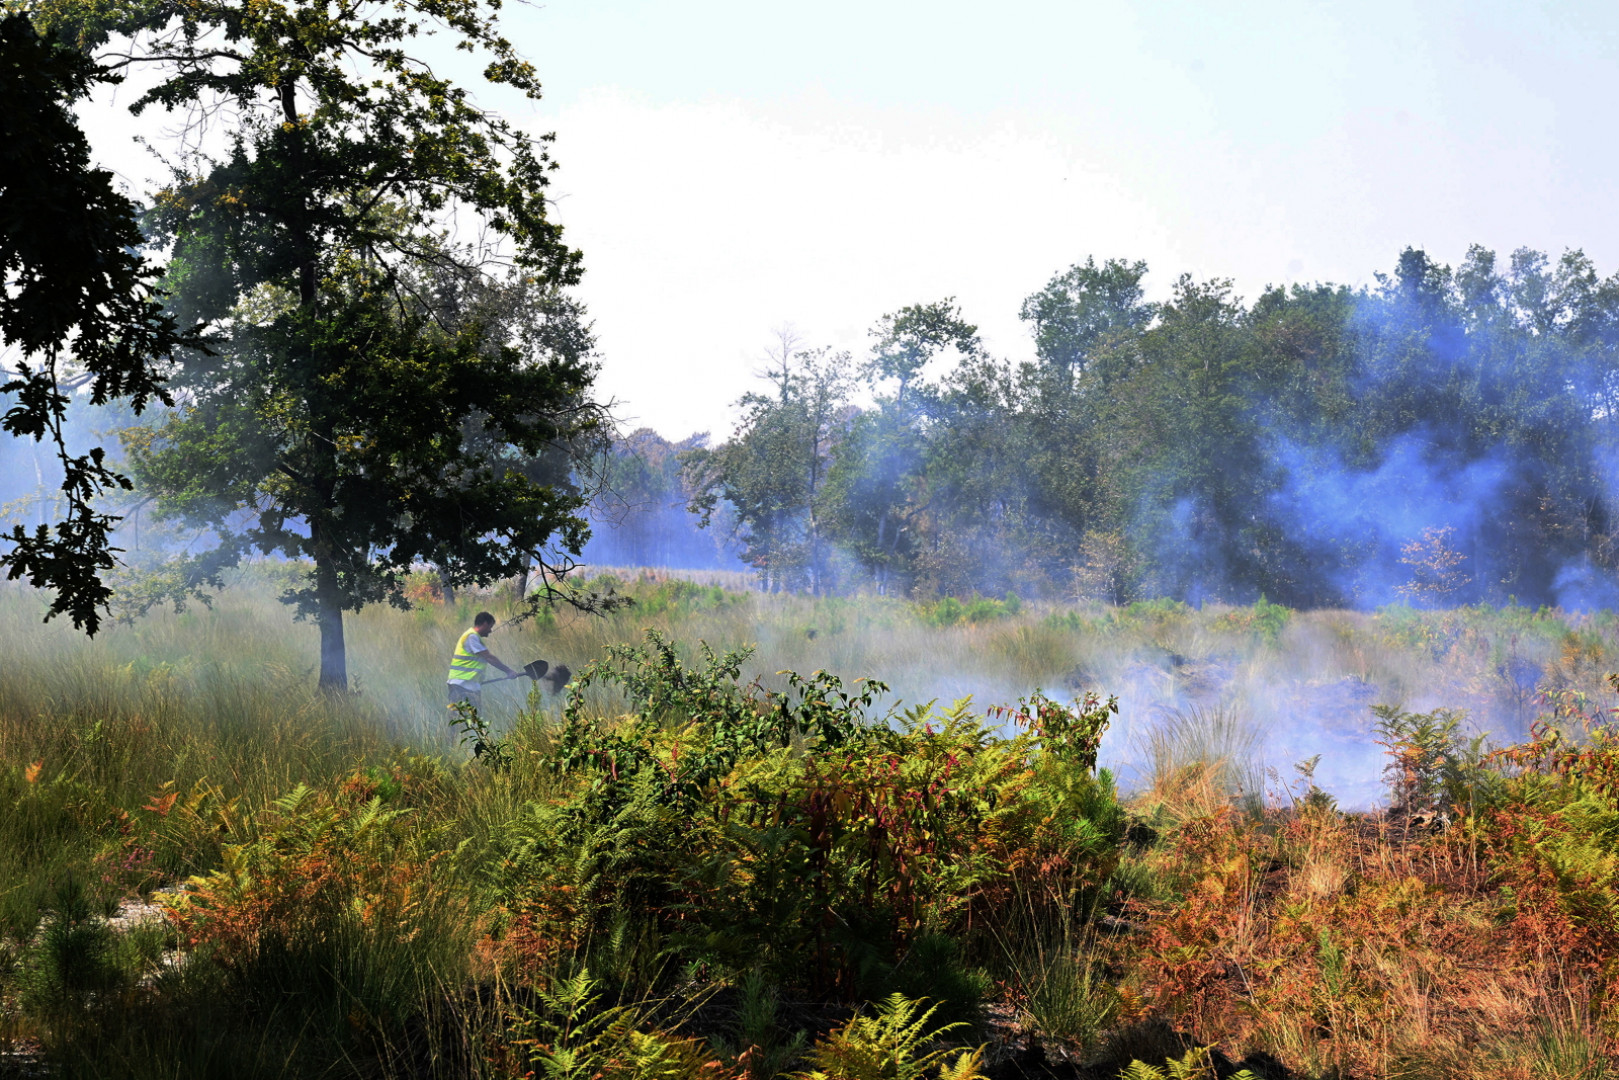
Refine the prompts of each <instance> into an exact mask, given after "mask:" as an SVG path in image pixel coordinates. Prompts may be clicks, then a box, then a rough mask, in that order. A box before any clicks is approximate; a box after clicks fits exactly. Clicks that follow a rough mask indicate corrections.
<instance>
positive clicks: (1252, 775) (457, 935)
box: [0, 567, 1619, 1080]
mask: <svg viewBox="0 0 1619 1080" xmlns="http://www.w3.org/2000/svg"><path fill="white" fill-rule="evenodd" d="M291 572H293V568H290V567H289V568H287V569H286V570H285V571H272V570H271V569H269V568H261V569H258V570H255V571H254V575H253V576H251V577H249V578H247V579H245V580H242V581H239V582H237V583H235V586H234V587H233V588H232V589H230V590H227V591H226V592H224V593H222V594H221V595H220V596H219V598H218V599H217V601H216V602H215V605H214V606H213V607H212V608H211V609H208V608H202V607H195V608H193V609H192V610H190V611H188V612H186V613H183V614H174V613H154V614H152V615H149V616H147V617H146V618H145V619H142V620H139V621H137V622H135V623H134V624H133V625H129V626H119V627H115V628H111V629H110V630H108V631H106V632H104V633H103V634H101V635H99V636H98V637H97V638H96V639H94V640H93V641H88V640H85V639H83V638H81V637H79V636H77V635H75V634H74V633H73V632H72V631H70V630H68V629H67V628H65V627H59V626H58V625H57V624H50V625H48V626H46V627H44V628H41V626H40V625H39V623H38V619H39V615H40V613H41V611H42V610H43V606H44V602H43V598H42V597H40V596H39V595H38V594H34V593H29V592H18V591H13V592H11V593H8V594H6V595H4V596H3V597H0V625H3V631H0V634H3V639H4V641H5V657H6V660H5V664H6V667H5V678H4V679H3V680H0V860H3V862H0V950H3V957H4V964H3V965H0V970H3V974H0V1003H3V1005H0V1039H3V1040H4V1041H5V1045H6V1047H7V1052H8V1053H9V1054H10V1055H11V1057H9V1058H8V1059H6V1060H7V1061H8V1062H10V1063H12V1064H14V1065H15V1066H16V1067H18V1068H23V1069H31V1070H39V1071H47V1072H48V1074H49V1075H60V1076H127V1077H144V1076H154V1077H155V1076H175V1075H195V1076H231V1077H234V1078H249V1077H261V1076H277V1077H280V1076H287V1077H291V1076H298V1077H307V1076H322V1075H331V1076H485V1077H524V1076H541V1077H554V1078H559V1080H560V1078H574V1077H592V1076H603V1077H620V1076H622V1077H631V1076H635V1077H668V1078H679V1077H692V1078H698V1077H744V1076H747V1077H768V1076H777V1075H786V1074H794V1075H801V1076H826V1077H843V1078H851V1080H854V1078H859V1080H864V1078H867V1077H871V1078H877V1077H913V1076H914V1077H921V1076H929V1077H932V1076H936V1075H937V1076H953V1077H963V1078H965V1077H968V1076H972V1075H989V1076H1013V1075H1046V1074H1047V1073H1048V1072H1052V1071H1054V1072H1056V1073H1058V1074H1062V1075H1077V1076H1097V1077H1104V1076H1105V1077H1109V1078H1111V1077H1114V1076H1118V1075H1121V1074H1123V1073H1126V1072H1127V1071H1128V1075H1131V1076H1138V1077H1150V1076H1160V1075H1167V1076H1212V1075H1216V1074H1218V1075H1223V1076H1228V1075H1232V1074H1234V1073H1235V1072H1237V1071H1239V1070H1240V1069H1248V1070H1250V1071H1251V1072H1252V1073H1254V1074H1256V1075H1261V1076H1273V1077H1281V1076H1298V1077H1349V1076H1367V1077H1370V1076H1393V1075H1399V1076H1412V1077H1417V1076H1422V1077H1427V1076H1433V1077H1440V1076H1444V1077H1452V1076H1456V1077H1460V1076H1479V1077H1483V1076H1519V1077H1525V1078H1528V1077H1568V1078H1574V1077H1596V1076H1601V1075H1605V1072H1604V1070H1605V1069H1606V1068H1608V1065H1607V1064H1605V1063H1606V1062H1608V1061H1610V1058H1609V1057H1608V1055H1609V1054H1610V1053H1611V1051H1612V1048H1613V1041H1614V1038H1615V1035H1616V1031H1619V1029H1616V1026H1615V1024H1616V1021H1619V1014H1616V1013H1615V1011H1614V997H1613V993H1614V990H1615V986H1614V969H1613V965H1612V958H1613V956H1614V955H1615V949H1616V947H1619V907H1616V905H1615V902H1614V897H1615V896H1616V895H1619V893H1616V888H1619V847H1616V840H1615V837H1616V836H1619V802H1616V801H1615V791H1616V787H1619V785H1616V782H1615V777H1616V771H1615V770H1616V767H1619V758H1616V756H1615V755H1616V754H1619V750H1616V749H1615V747H1614V746H1613V743H1612V737H1611V735H1610V734H1609V733H1608V732H1609V731H1610V729H1609V728H1608V727H1607V726H1605V721H1606V719H1607V717H1608V712H1607V709H1606V701H1607V700H1611V699H1610V698H1608V696H1607V695H1608V691H1607V690H1606V688H1605V687H1604V686H1603V674H1604V672H1606V671H1607V670H1609V669H1610V668H1614V667H1616V666H1619V656H1616V655H1615V653H1616V651H1619V639H1616V636H1615V628H1614V626H1613V625H1612V624H1611V621H1610V620H1607V619H1605V618H1571V617H1567V616H1563V615H1561V614H1559V613H1557V612H1554V611H1531V610H1528V609H1522V608H1506V609H1490V608H1464V609H1453V610H1445V611H1429V612H1422V611H1416V610H1412V609H1409V608H1389V609H1384V610H1382V611H1379V612H1376V613H1368V614H1357V613H1349V612H1314V613H1309V612H1294V611H1291V610H1289V609H1286V608H1282V607H1280V606H1278V605H1274V604H1265V605H1256V606H1253V607H1245V608H1230V607H1215V606H1212V605H1211V606H1208V607H1206V608H1205V609H1204V610H1202V611H1198V610H1194V609H1192V608H1188V607H1186V606H1184V605H1179V604H1169V603H1157V604H1137V605H1132V606H1129V607H1124V608H1112V607H1101V606H1091V607H1081V608H1054V607H1050V606H1046V605H1039V604H1016V603H1009V602H1007V601H996V602H980V603H977V604H954V605H949V604H942V603H938V604H914V603H911V602H907V601H902V600H883V599H875V600H870V601H864V602H860V603H853V602H850V601H847V600H843V599H840V598H836V597H831V598H809V597H793V596H781V595H771V594H764V593H760V592H752V591H741V590H735V589H726V588H722V587H720V586H719V585H712V584H711V585H699V584H694V583H692V582H689V581H679V580H673V579H668V578H663V577H659V576H656V575H652V576H640V577H638V578H631V577H630V576H628V575H624V576H622V577H621V579H620V580H618V581H600V582H597V585H598V586H599V587H600V588H601V589H603V590H605V589H609V588H611V589H614V590H616V591H617V592H618V593H620V594H622V595H629V596H632V597H634V598H635V599H636V600H637V601H639V603H638V604H637V605H636V606H633V607H630V608H628V609H621V610H618V611H615V612H612V613H610V614H608V615H605V616H583V615H560V616H554V617H547V616H540V617H537V618H534V619H530V620H528V621H526V622H523V623H521V624H519V625H516V626H511V627H504V628H502V629H501V630H500V631H499V632H498V633H497V635H496V637H495V638H494V639H493V642H492V643H493V644H494V645H495V646H496V647H497V648H498V649H500V650H501V651H502V653H503V654H504V655H506V657H507V659H508V660H520V661H521V660H527V659H529V658H531V657H534V656H544V657H547V658H550V659H552V660H561V661H564V662H567V663H569V664H570V665H572V666H573V667H574V669H575V679H574V682H573V684H572V686H571V687H570V688H569V691H568V692H567V693H566V694H565V695H564V696H561V697H548V696H545V695H544V694H543V692H542V691H538V690H537V691H535V692H534V693H533V694H530V695H528V697H527V698H526V699H525V697H524V691H523V690H521V689H519V688H518V684H510V685H508V686H505V687H502V686H492V687H490V688H489V689H487V690H486V691H485V710H484V715H482V716H479V717H473V716H469V715H460V716H450V715H448V714H447V711H446V710H445V708H444V706H443V704H442V701H443V697H442V682H441V680H442V678H443V673H442V669H443V666H444V657H445V655H446V654H447V651H448V647H449V645H450V643H451V642H452V641H453V639H454V636H455V634H456V632H457V631H458V630H459V628H460V627H461V626H462V625H463V624H464V623H466V622H467V620H468V619H469V618H470V615H471V613H472V612H473V611H474V610H476V609H477V608H478V607H480V606H487V607H494V608H497V609H502V608H515V605H514V600H515V596H514V595H513V594H511V593H509V592H508V593H505V594H502V593H500V592H496V593H494V594H485V595H477V596H468V595H466V594H465V593H462V594H461V595H458V596H457V597H456V598H455V600H454V601H450V602H446V600H445V598H444V596H443V594H442V593H441V592H440V591H439V590H438V584H437V581H436V579H435V578H433V577H430V576H424V577H420V578H416V579H413V580H412V581H411V583H410V584H409V588H410V589H411V595H412V596H413V598H414V599H415V600H416V601H417V602H418V606H417V608H416V610H414V611H411V612H398V611H393V610H389V609H387V608H374V609H369V610H367V611H365V612H362V613H360V614H359V615H358V616H356V617H355V618H353V619H352V620H350V648H351V653H352V657H353V667H354V673H355V679H356V686H357V689H358V693H356V694H353V695H350V696H333V695H331V694H329V693H324V692H321V691H319V690H317V689H316V687H315V686H314V679H313V674H314V667H315V664H316V656H317V651H316V649H315V647H314V646H315V642H314V640H313V639H314V634H313V632H311V631H307V630H305V631H299V632H297V633H295V634H289V633H288V632H287V625H286V623H285V621H284V618H285V617H284V615H282V614H280V612H279V611H278V607H279V605H277V604H276V603H275V602H274V600H273V597H274V595H275V592H276V590H277V588H278V587H279V586H280V584H281V583H280V582H278V581H276V580H275V578H276V577H277V575H278V574H279V573H291ZM700 643H706V645H705V644H700ZM750 650H751V651H750ZM789 669H791V670H796V671H798V672H800V674H799V675H791V674H787V673H785V672H786V671H787V670H789ZM991 673H993V675H992V674H991ZM1093 673H1103V674H1104V675H1105V676H1106V678H1104V679H1102V680H1101V683H1100V685H1096V684H1095V675H1094V674H1093ZM861 675H870V676H873V677H876V678H882V677H883V676H884V675H888V676H889V677H890V678H891V679H892V680H893V685H892V686H891V687H889V688H886V689H885V687H883V686H881V685H879V684H877V683H875V682H870V681H862V680H861V679H860V678H859V676H861ZM975 678H978V679H981V680H982V681H980V682H979V684H978V688H979V689H980V691H981V693H982V695H983V696H981V697H980V698H978V699H977V700H974V701H971V702H967V701H962V702H954V703H950V702H943V701H940V702H933V703H931V704H929V703H928V699H929V698H930V697H931V696H932V694H931V693H930V691H929V689H928V687H929V685H930V683H936V684H939V685H946V684H948V685H952V686H961V687H964V688H965V687H966V686H967V683H968V681H970V680H973V679H975ZM1107 678H1117V679H1119V680H1120V681H1121V685H1123V684H1128V685H1129V687H1130V693H1131V694H1132V695H1133V696H1131V697H1128V698H1127V699H1126V700H1125V702H1124V703H1123V707H1122V709H1121V711H1120V712H1119V713H1114V712H1113V711H1112V709H1111V708H1110V706H1109V701H1108V699H1107V698H1106V697H1103V696H1094V695H1087V694H1086V692H1085V691H1086V690H1087V689H1090V690H1093V691H1096V692H1097V693H1101V692H1105V691H1106V690H1107V689H1109V687H1108V685H1107V681H1106V679H1107ZM1130 680H1134V682H1133V683H1131V682H1130ZM522 685H523V686H525V687H526V686H527V684H522ZM1036 687H1044V688H1045V693H1044V694H1042V693H1040V692H1039V691H1037V690H1036ZM1005 688H1016V690H1015V692H1011V693H1000V694H999V696H996V695H997V693H998V692H999V691H1002V690H1003V689H1005ZM1351 690H1353V692H1352V693H1351ZM503 692H504V693H505V694H506V695H507V697H506V698H505V699H502V697H501V694H502V693H503ZM1451 694H1454V695H1456V696H1455V698H1454V700H1453V703H1465V704H1468V705H1469V706H1471V707H1472V708H1473V709H1474V710H1475V715H1492V716H1494V717H1495V718H1496V719H1497V723H1498V725H1501V726H1500V727H1499V728H1498V730H1499V734H1497V735H1496V736H1495V737H1494V739H1493V740H1485V739H1482V738H1481V737H1480V734H1479V732H1478V731H1477V730H1476V729H1475V728H1474V727H1473V726H1472V725H1471V724H1470V723H1469V719H1468V717H1467V716H1465V715H1464V714H1462V713H1461V712H1452V711H1449V710H1446V709H1444V708H1441V707H1439V706H1438V704H1437V702H1439V701H1441V700H1442V699H1443V698H1444V697H1445V696H1446V695H1451ZM1151 695H1156V697H1153V696H1151ZM896 697H902V698H903V699H904V701H903V702H899V701H896V700H895V699H896ZM997 705H999V706H1003V707H1001V708H994V707H992V706H997ZM1489 710H1493V712H1490V711H1489ZM1514 718H1516V719H1515V720H1514ZM1514 722H1515V723H1517V724H1521V725H1524V726H1523V727H1522V728H1520V729H1516V730H1514V729H1513V728H1511V727H1507V726H1505V725H1508V724H1509V723H1514ZM1312 737H1313V738H1314V739H1315V742H1314V743H1313V745H1314V746H1315V749H1314V750H1313V751H1312V752H1310V753H1305V751H1310V748H1311V746H1312V743H1311V741H1310V740H1311V738H1312ZM1294 753H1298V754H1299V755H1300V757H1303V758H1306V759H1308V758H1313V757H1314V755H1315V754H1321V755H1323V756H1322V757H1320V758H1319V759H1315V760H1302V761H1300V760H1298V759H1296V758H1294V757H1293V756H1292V755H1293V754H1294ZM1335 759H1337V760H1335ZM1346 763H1347V764H1348V765H1349V766H1350V767H1351V768H1352V769H1360V770H1363V771H1364V772H1366V773H1367V775H1366V776H1365V777H1363V779H1365V780H1367V781H1375V780H1377V779H1378V778H1379V777H1381V779H1382V781H1383V787H1382V790H1381V801H1382V803H1383V804H1384V808H1382V809H1372V808H1371V807H1370V806H1368V805H1367V804H1366V803H1365V802H1364V801H1362V800H1361V799H1360V798H1359V797H1357V796H1356V795H1354V793H1353V791H1352V788H1351V787H1349V786H1340V785H1338V784H1337V783H1335V782H1334V781H1333V780H1329V779H1326V778H1325V774H1326V773H1327V772H1328V771H1329V766H1334V767H1337V768H1338V771H1339V772H1343V771H1345V770H1344V768H1343V767H1344V766H1345V765H1346ZM1267 766H1268V767H1267ZM1340 802H1341V803H1342V805H1340Z"/></svg>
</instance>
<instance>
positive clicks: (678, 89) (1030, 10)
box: [91, 0, 1619, 438]
mask: <svg viewBox="0 0 1619 1080" xmlns="http://www.w3.org/2000/svg"><path fill="white" fill-rule="evenodd" d="M505 26H506V32H507V35H508V36H509V37H510V38H511V39H512V40H513V41H514V42H516V43H517V44H518V46H519V47H520V48H521V49H522V50H523V51H524V52H525V53H526V54H527V55H528V56H529V58H530V59H532V60H533V61H534V62H535V64H536V67H537V68H538V70H539V72H540V76H541V78H542V80H543V81H544V83H545V88H546V97H545V100H544V101H542V102H540V103H538V104H537V105H532V106H531V105H529V104H528V103H525V102H521V101H514V100H511V99H509V98H497V97H492V96H490V95H488V94H482V99H483V100H486V101H487V102H488V103H489V104H491V105H493V106H495V107H497V108H502V109H506V110H509V113H508V114H509V115H510V116H511V117H512V118H513V119H516V120H518V121H519V122H521V123H523V124H525V125H527V126H529V127H530V129H531V130H533V131H535V132H546V131H554V132H555V133H556V136H557V140H556V144H555V146H554V148H553V154H554V156H555V158H556V160H557V161H558V163H559V164H560V168H559V170H558V171H557V173H556V174H555V180H554V186H553V189H552V194H553V196H554V197H555V199H556V200H557V206H556V214H557V217H558V220H560V221H561V222H562V223H563V224H564V225H565V227H566V229H567V239H568V240H569V242H571V243H572V244H573V245H575V246H577V247H579V248H581V249H582V250H583V252H584V256H585V265H586V268H587V269H586V275H585V281H584V283H583V285H582V286H581V292H582V294H583V297H584V299H585V300H586V302H587V303H588V305H589V307H590V310H591V312H592V314H593V316H594V318H595V322H596V329H597V332H598V335H599V338H600V342H601V352H602V360H603V370H602V375H601V382H600V387H601V389H602V391H603V392H604V393H605V394H607V395H610V396H613V397H616V398H618V399H619V400H620V402H621V406H620V408H619V412H620V414H621V415H622V416H623V417H625V418H626V419H628V420H629V421H630V424H631V426H635V425H636V424H646V425H649V426H652V427H655V428H657V429H658V430H659V431H661V432H663V433H664V434H666V435H668V436H671V437H674V438H679V437H683V436H685V435H687V434H690V433H691V432H693V431H701V430H709V431H712V432H714V433H715V434H716V435H721V436H723V435H724V434H726V433H727V432H728V431H729V428H730V422H731V419H732V417H733V415H734V414H733V410H732V409H731V408H730V403H731V402H732V401H734V400H735V399H736V398H737V397H738V396H739V395H740V394H742V393H743V392H744V391H746V390H748V389H750V388H752V374H753V372H754V371H755V370H757V368H758V367H759V361H760V358H761V354H762V352H763V349H764V348H765V346H766V345H767V344H768V343H769V342H770V340H771V338H772V331H773V330H775V329H776V328H778V327H781V326H783V325H787V324H790V325H792V326H793V327H794V328H796V330H797V331H798V333H799V335H800V336H801V337H802V338H803V339H804V340H805V342H806V343H807V344H812V345H813V344H826V345H832V346H835V347H839V348H849V349H852V350H854V351H856V352H857V353H861V352H863V351H864V349H865V343H866V329H867V328H868V327H869V326H870V325H871V324H872V322H874V321H875V320H876V319H877V317H878V316H880V315H881V314H883V313H884V312H886V311H891V310H894V309H895V308H897V307H900V306H902V305H904V304H909V303H917V302H926V301H931V300H936V299H940V298H942V297H944V296H950V295H953V296H955V297H956V298H957V299H958V300H959V302H960V303H961V305H962V308H963V309H964V313H965V315H966V316H967V317H968V318H969V319H971V320H972V321H974V322H976V323H978V324H979V326H980V327H981V329H982V331H983V334H984V337H985V339H986V341H987V343H988V345H989V347H990V348H991V350H992V351H994V352H996V353H997V354H999V355H1002V356H1006V357H1010V358H1014V359H1016V358H1022V357H1025V356H1027V355H1028V354H1029V353H1030V352H1031V346H1030V342H1029V337H1028V334H1027V331H1026V328H1025V327H1024V325H1023V324H1022V323H1020V322H1019V321H1018V319H1017V309H1018V305H1019V303H1020V301H1021V300H1022V298H1023V297H1024V296H1026V295H1028V294H1029V293H1030V292H1032V291H1034V290H1035V289H1037V288H1039V287H1040V286H1041V285H1042V284H1043V283H1044V282H1045V281H1046V280H1047V279H1048V278H1050V277H1051V275H1053V274H1054V273H1057V272H1059V271H1061V270H1062V269H1064V268H1065V267H1067V266H1068V265H1070V264H1072V263H1074V262H1077V261H1082V260H1083V259H1084V258H1085V257H1086V256H1087V255H1094V256H1096V257H1097V258H1098V259H1099V260H1100V259H1103V258H1108V257H1124V258H1131V259H1145V260H1146V261H1147V262H1148V263H1149V264H1150V266H1151V270H1152V273H1151V276H1150V277H1149V279H1148V283H1149V292H1150V294H1151V295H1152V296H1153V297H1154V298H1160V297H1162V296H1164V295H1166V294H1167V292H1168V288H1169V285H1170V283H1171V282H1172V281H1173V280H1174V278H1175V277H1176V276H1177V275H1179V274H1180V273H1182V272H1190V273H1192V274H1194V275H1196V276H1198V277H1211V276H1222V277H1230V278H1232V279H1234V281H1235V284H1236V287H1237V291H1238V292H1239V293H1240V294H1241V295H1244V296H1247V297H1252V296H1253V295H1254V294H1255V293H1256V292H1257V291H1258V290H1259V289H1260V288H1261V287H1262V286H1264V285H1265V284H1267V283H1273V282H1291V281H1316V280H1329V281H1337V282H1347V283H1349V284H1362V283H1365V282H1369V281H1370V280H1371V276H1372V274H1373V273H1374V272H1376V271H1379V270H1383V271H1387V270H1389V269H1390V268H1391V267H1392V266H1393V264H1394V260H1395V258H1396V256H1397V254H1398V252H1399V251H1400V249H1401V248H1403V247H1404V246H1406V245H1407V244H1414V245H1418V246H1422V247H1425V248H1427V250H1428V251H1429V253H1430V254H1432V255H1433V256H1434V257H1436V258H1438V259H1440V260H1441V261H1444V262H1449V263H1454V262H1456V261H1457V260H1458V259H1460V258H1461V256H1462V255H1463V253H1464V252H1465V250H1466V248H1467V245H1468V244H1470V243H1474V242H1477V243H1482V244H1485V245H1487V246H1490V247H1493V248H1495V249H1496V250H1497V251H1498V252H1499V253H1500V254H1501V255H1502V256H1503V257H1504V256H1505V255H1506V253H1508V252H1510V251H1511V250H1512V249H1514V248H1516V247H1520V246H1529V247H1535V248H1539V249H1542V250H1546V251H1549V252H1551V253H1552V254H1553V255H1555V254H1557V253H1559V252H1561V251H1562V250H1563V249H1564V248H1566V247H1581V248H1584V249H1585V250H1586V252H1587V253H1588V254H1590V255H1591V256H1592V257H1593V258H1594V259H1595V260H1596V262H1597V264H1598V267H1599V269H1600V270H1601V271H1602V272H1604V273H1611V272H1613V271H1614V270H1619V214H1616V213H1615V211H1616V206H1615V198H1614V195H1615V183H1616V178H1619V149H1616V142H1615V126H1616V125H1615V121H1614V108H1615V102H1616V101H1619V5H1613V4H1595V3H1588V4H1573V3H1570V4H1535V3H1528V2H1522V0H1520V2H1515V3H1496V2H1479V0H1471V2H1467V3H1459V2H1457V3H1449V2H1447V3H1418V4H1390V3H1354V4H1349V3H1331V4H1325V3H1308V2H1300V0H1290V2H1287V3H1269V2H1267V3H1253V2H1249V3H1244V4H1240V5H1239V4H1225V5H1214V4H1207V3H1205V4H1191V3H1142V4H1133V5H1122V4H1086V3H1072V2H1070V3H1035V2H1026V3H1015V2H1012V3H1001V4H984V3H977V4H963V3H954V2H941V0H932V2H929V3H913V2H909V0H905V2H896V0H878V2H874V0H868V2H866V3H848V2H844V0H821V2H819V3H816V4H794V5H787V4H781V3H772V2H766V0H751V2H746V3H743V2H719V0H688V2H687V3H684V4H678V5H677V4H671V3H668V2H663V3H651V2H626V0H551V2H549V3H546V4H543V5H534V6H527V7H522V6H517V7H513V6H508V8H507V9H506V14H505ZM91 132H92V137H93V138H94V139H96V140H97V143H98V149H99V148H100V146H101V145H102V144H103V142H104V140H105V139H106V138H108V136H107V134H106V129H105V128H104V127H99V128H98V125H96V124H92V125H91ZM126 138H127V137H126ZM107 153H108V154H109V155H112V154H113V151H112V150H111V149H109V150H108V151H107ZM122 171H126V172H127V171H128V170H122ZM152 172H155V170H152V169H148V170H146V171H145V173H143V175H149V174H151V173H152Z"/></svg>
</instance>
